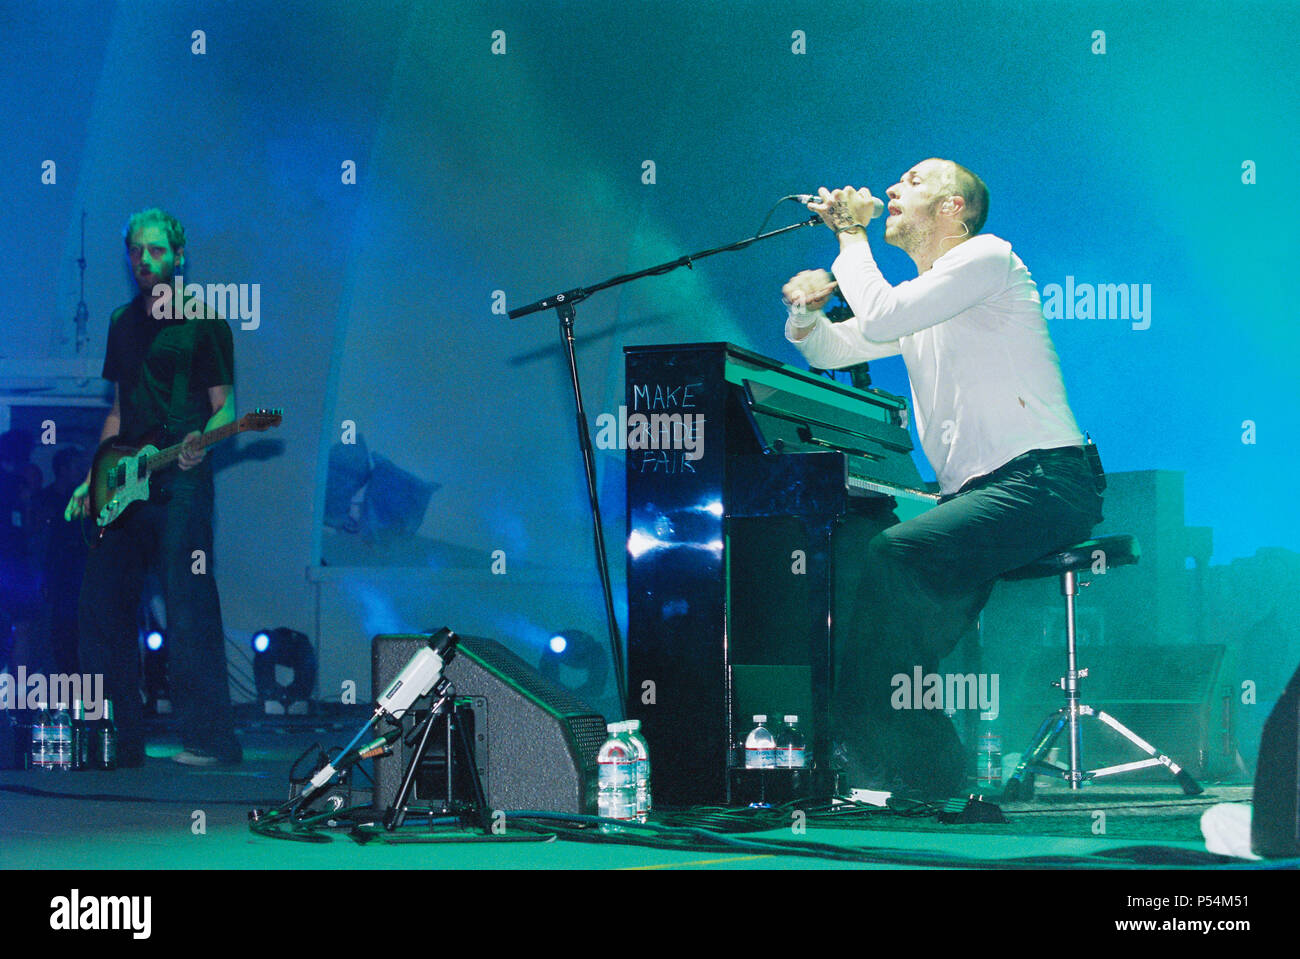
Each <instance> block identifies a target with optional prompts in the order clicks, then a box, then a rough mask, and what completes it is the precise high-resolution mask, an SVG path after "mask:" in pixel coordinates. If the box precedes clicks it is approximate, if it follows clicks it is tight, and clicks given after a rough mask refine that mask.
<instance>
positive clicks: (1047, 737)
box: [1002, 703, 1203, 802]
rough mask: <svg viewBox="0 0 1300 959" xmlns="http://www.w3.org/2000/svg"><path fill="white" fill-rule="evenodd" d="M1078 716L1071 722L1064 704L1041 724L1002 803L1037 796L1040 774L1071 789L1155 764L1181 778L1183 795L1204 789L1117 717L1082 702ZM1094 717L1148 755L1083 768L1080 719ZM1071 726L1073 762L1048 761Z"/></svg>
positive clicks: (1014, 774) (1012, 776)
mask: <svg viewBox="0 0 1300 959" xmlns="http://www.w3.org/2000/svg"><path fill="white" fill-rule="evenodd" d="M1075 710H1076V716H1075V717H1074V722H1073V723H1072V722H1071V721H1070V720H1071V716H1070V712H1071V710H1070V707H1068V706H1065V707H1062V708H1061V709H1058V710H1057V711H1056V712H1054V713H1052V714H1051V715H1049V716H1048V717H1047V719H1045V720H1043V724H1042V725H1041V726H1039V727H1038V732H1037V733H1035V734H1034V741H1033V745H1032V746H1031V747H1030V749H1029V751H1028V752H1027V753H1025V755H1024V757H1023V758H1022V759H1021V760H1020V765H1018V766H1017V767H1016V771H1015V772H1014V773H1012V774H1011V776H1010V778H1009V779H1008V780H1007V783H1006V786H1005V787H1004V788H1003V791H1002V801H1003V802H1025V801H1028V800H1029V799H1031V798H1033V795H1034V778H1035V777H1036V776H1039V775H1051V776H1059V777H1060V778H1061V779H1062V780H1064V781H1065V782H1067V783H1069V785H1070V788H1071V789H1079V788H1080V787H1081V786H1082V785H1083V784H1084V783H1085V782H1088V781H1090V780H1093V779H1101V778H1102V777H1103V776H1116V775H1119V774H1120V773H1127V772H1135V771H1136V770H1139V769H1148V768H1150V767H1152V766H1164V767H1165V768H1166V769H1168V770H1169V772H1170V773H1171V774H1172V775H1173V776H1174V778H1175V779H1177V780H1178V785H1179V786H1181V787H1182V789H1183V792H1184V794H1186V795H1188V796H1195V795H1198V794H1199V793H1201V792H1202V791H1203V790H1202V788H1201V785H1200V784H1199V783H1198V782H1197V781H1196V780H1195V779H1193V778H1192V776H1191V774H1190V773H1188V772H1187V770H1185V769H1183V768H1182V767H1181V766H1179V765H1178V764H1177V763H1176V762H1174V761H1173V760H1172V759H1170V758H1169V757H1168V756H1166V755H1165V754H1164V753H1162V752H1160V751H1159V750H1157V749H1156V748H1155V747H1154V746H1152V745H1151V744H1150V743H1149V742H1147V741H1146V740H1145V739H1143V738H1142V737H1141V736H1139V735H1138V734H1137V733H1135V732H1133V731H1132V730H1131V729H1129V728H1128V727H1127V726H1125V725H1124V724H1123V723H1121V722H1120V721H1119V720H1118V719H1116V718H1115V717H1113V716H1111V715H1110V714H1109V713H1107V712H1105V711H1103V710H1100V709H1093V708H1092V707H1091V706H1088V705H1085V704H1083V703H1079V704H1078V705H1077V706H1076V707H1075ZM1083 718H1092V719H1096V720H1098V721H1100V722H1103V723H1105V724H1106V725H1107V726H1109V727H1110V728H1111V729H1113V730H1115V732H1117V733H1119V734H1120V735H1121V736H1123V737H1124V738H1125V739H1127V740H1128V741H1129V742H1131V743H1132V744H1133V745H1134V746H1136V747H1137V748H1138V749H1140V750H1142V752H1144V753H1146V754H1147V756H1148V757H1149V758H1147V759H1140V760H1137V761H1135V762H1131V763H1120V764H1118V765H1115V766H1103V767H1101V768H1099V769H1084V768H1082V763H1081V762H1080V761H1079V757H1080V756H1081V754H1082V752H1083V750H1082V748H1081V745H1082V744H1081V742H1080V740H1081V738H1082V737H1081V736H1080V735H1079V734H1080V731H1081V723H1080V722H1079V720H1080V719H1083ZM1067 729H1070V730H1071V732H1072V733H1073V735H1072V737H1071V739H1072V746H1073V748H1072V749H1071V750H1070V753H1071V759H1072V762H1071V764H1070V765H1069V766H1061V765H1057V764H1056V763H1052V762H1049V761H1048V759H1047V755H1048V753H1049V752H1050V751H1051V750H1052V748H1053V746H1054V744H1055V743H1056V740H1057V739H1058V738H1059V737H1060V735H1061V733H1062V732H1064V731H1066V730H1067Z"/></svg>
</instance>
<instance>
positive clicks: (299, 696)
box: [253, 626, 316, 716]
mask: <svg viewBox="0 0 1300 959" xmlns="http://www.w3.org/2000/svg"><path fill="white" fill-rule="evenodd" d="M259 646H260V647H261V648H259ZM253 649H254V651H255V654H254V656H253V682H254V684H255V685H256V687H257V699H258V702H260V703H261V704H262V711H263V712H264V713H266V714H267V715H268V716H283V715H285V714H288V715H291V716H305V715H306V714H307V698H308V696H310V695H311V691H312V688H313V687H314V686H315V685H316V651H315V650H314V649H312V645H311V642H310V641H309V640H308V639H307V636H306V635H305V634H304V633H300V632H297V631H296V630H292V629H289V628H288V627H287V626H277V627H276V628H275V629H269V630H259V631H258V632H257V633H255V634H254V635H253Z"/></svg>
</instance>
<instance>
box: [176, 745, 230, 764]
mask: <svg viewBox="0 0 1300 959" xmlns="http://www.w3.org/2000/svg"><path fill="white" fill-rule="evenodd" d="M172 762H174V763H180V764H181V765H182V766H216V765H218V764H219V763H220V762H221V760H220V759H218V758H217V757H216V756H214V755H212V753H205V752H204V751H203V750H201V749H182V750H181V751H180V752H178V753H177V754H176V755H174V756H173V757H172Z"/></svg>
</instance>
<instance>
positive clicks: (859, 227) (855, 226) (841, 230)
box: [835, 223, 867, 236]
mask: <svg viewBox="0 0 1300 959" xmlns="http://www.w3.org/2000/svg"><path fill="white" fill-rule="evenodd" d="M850 230H861V231H862V235H863V236H866V235H867V227H866V225H865V224H863V223H854V224H853V225H851V226H840V227H836V228H835V235H836V236H839V235H840V234H841V233H848V232H849V231H850Z"/></svg>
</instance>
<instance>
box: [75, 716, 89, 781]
mask: <svg viewBox="0 0 1300 959" xmlns="http://www.w3.org/2000/svg"><path fill="white" fill-rule="evenodd" d="M72 768H73V769H74V770H76V771H78V772H81V771H83V770H86V769H89V768H90V728H89V726H88V724H87V723H86V704H85V702H83V701H82V700H80V699H78V700H77V701H76V702H74V703H73V704H72Z"/></svg>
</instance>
